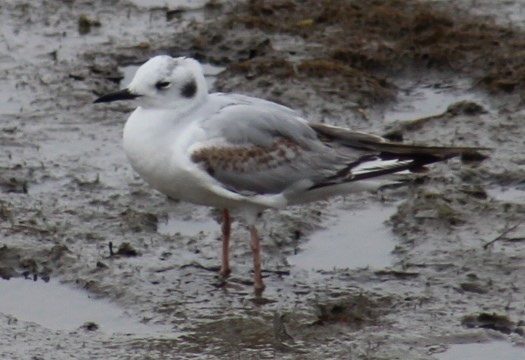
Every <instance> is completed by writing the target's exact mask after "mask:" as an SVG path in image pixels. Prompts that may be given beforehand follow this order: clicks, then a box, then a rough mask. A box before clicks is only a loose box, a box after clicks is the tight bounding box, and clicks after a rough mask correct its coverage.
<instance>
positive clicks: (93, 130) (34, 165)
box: [0, 0, 525, 359]
mask: <svg viewBox="0 0 525 360" xmlns="http://www.w3.org/2000/svg"><path fill="white" fill-rule="evenodd" d="M473 4H475V5H476V6H473ZM524 9H525V3H523V2H522V1H518V0H515V1H508V2H505V3H500V2H498V4H497V5H495V2H490V1H476V2H464V1H453V0H451V1H439V2H434V1H432V2H430V1H421V2H419V1H381V0H374V1H367V2H363V1H346V2H341V1H330V0H326V1H322V2H314V1H309V0H307V1H288V0H272V1H260V0H254V1H248V2H237V1H231V2H230V1H228V2H222V1H208V2H205V1H195V2H194V1H191V2H190V1H172V2H169V1H166V2H164V1H153V2H147V1H139V0H135V1H131V0H130V1H111V2H103V1H93V0H82V1H75V2H71V1H55V2H49V1H9V0H8V1H5V2H3V3H2V4H1V5H0V10H1V11H0V30H1V33H0V78H1V79H2V82H1V83H0V104H2V106H1V107H0V147H1V151H0V277H1V279H0V358H6V359H27V358H33V359H71V358H75V359H94V358H100V359H165V358H177V359H193V358H199V359H222V358H234V359H235V358H238V359H319V358H330V359H427V358H428V359H448V358H451V357H450V356H456V355H450V356H449V355H447V354H457V353H458V352H459V353H461V351H464V354H467V353H469V351H471V349H470V348H468V346H467V345H468V344H476V343H480V342H483V343H487V344H483V345H484V346H489V345H490V344H495V345H494V346H495V348H497V349H498V351H500V353H503V354H505V353H506V354H508V355H509V356H508V358H509V359H510V358H511V356H514V355H513V354H515V350H516V349H521V348H520V347H523V346H524V345H525V339H524V335H523V334H524V321H525V314H524V312H523V309H524V308H525V295H524V292H525V265H524V264H525V248H524V246H525V222H524V219H525V197H524V193H525V181H524V179H525V158H524V155H523V149H524V146H525V143H524V140H523V139H525V127H523V117H524V116H525V106H524V103H523V96H522V94H523V90H524V88H523V84H524V81H523V79H524V77H525V75H524V74H525V68H524V67H523V64H525V61H524V60H525V59H524V58H525V51H524V50H525V41H524V40H523V39H524V38H525V36H524V35H525V33H524V32H525V30H524V29H523V28H521V27H520V25H519V23H520V22H522V20H523V18H525V12H524ZM520 14H522V15H523V16H522V17H520V16H521V15H520ZM160 53H168V54H171V55H176V56H182V55H189V56H194V57H196V58H198V59H199V60H201V61H202V62H204V63H206V64H209V65H210V66H211V67H210V68H209V69H210V81H211V84H212V86H213V89H214V90H216V91H235V92H240V93H245V94H249V95H253V96H260V97H264V98H268V99H271V100H274V101H278V102H280V103H283V104H286V105H288V106H291V107H294V108H297V109H299V110H301V111H302V112H303V113H304V114H305V116H307V117H308V118H310V119H313V120H316V121H321V122H326V123H331V124H337V125H343V126H349V127H352V128H354V129H357V130H363V131H367V132H373V133H377V134H379V135H385V136H386V137H388V138H390V139H394V140H403V141H405V142H409V143H413V142H415V143H424V144H436V145H445V144H454V145H465V146H467V145H470V146H483V147H489V148H492V149H493V150H492V151H485V152H480V153H479V154H477V155H476V156H473V157H471V158H468V159H454V160H450V161H448V162H447V163H445V164H436V165H435V166H433V167H432V171H431V172H429V173H426V174H420V175H418V176H416V177H415V178H414V180H413V181H412V182H410V183H409V184H407V185H406V186H404V187H401V188H391V189H383V190H382V191H381V192H379V193H374V194H368V193H361V194H353V195H348V196H345V197H339V198H335V199H331V200H327V201H323V202H320V203H316V204H309V205H306V206H301V207H291V208H288V209H286V210H284V211H280V212H273V211H268V212H267V213H265V214H264V216H263V218H262V219H261V223H260V232H261V234H262V237H263V268H264V273H263V275H264V276H265V282H266V285H267V289H266V290H265V292H264V294H263V297H256V296H255V295H254V294H253V290H252V284H251V281H252V274H251V252H250V247H249V244H248V241H247V239H248V235H249V234H248V231H247V230H246V229H245V228H244V226H243V224H241V223H238V222H235V223H234V224H233V239H232V243H233V244H232V266H233V274H232V276H231V277H230V278H229V279H228V281H223V280H221V279H220V278H219V276H218V269H219V261H220V259H219V255H220V246H221V245H220V244H221V242H220V226H219V221H220V214H219V213H218V212H217V211H215V210H213V209H207V208H204V207H195V206H193V205H191V204H185V203H179V202H176V201H169V200H167V199H166V198H165V197H164V196H162V195H161V194H159V193H157V192H155V191H153V190H152V189H151V188H149V187H148V186H147V185H146V184H144V183H143V182H142V180H141V179H140V178H139V177H138V176H137V175H136V174H135V173H134V172H133V171H132V169H131V168H130V166H129V164H128V162H127V160H126V158H125V155H124V152H123V149H122V146H121V131H122V127H123V125H124V121H125V119H126V118H127V116H128V114H129V112H130V111H131V110H132V109H133V105H132V104H119V103H117V104H112V105H110V106H106V107H96V106H93V105H92V101H93V100H94V99H95V98H96V97H97V96H98V95H101V94H104V93H106V92H108V91H113V90H116V89H117V88H118V87H119V86H120V85H121V82H122V81H126V80H123V79H124V76H125V75H126V74H125V72H126V69H129V71H132V70H131V69H132V67H133V66H135V65H138V64H140V63H142V62H143V61H145V60H146V59H147V58H149V57H151V56H153V55H156V54H160ZM217 69H219V70H217ZM222 69H223V71H221V72H220V73H218V71H220V70H222ZM126 76H127V77H128V78H129V74H127V75H126ZM359 216H361V217H362V219H363V221H362V223H360V221H359V220H356V219H359ZM374 220H375V221H376V224H377V227H370V229H371V230H370V232H364V233H362V232H359V231H358V229H357V228H359V227H361V224H362V225H363V226H365V224H366V226H367V228H368V226H369V225H368V224H369V223H371V222H373V221H374ZM346 223H347V226H346V227H345V226H343V225H344V224H346ZM368 233H373V234H372V235H370V239H369V238H368V235H367V234H368ZM323 237H326V238H327V243H331V244H332V243H334V244H335V245H333V246H334V248H337V247H342V248H343V247H344V250H345V251H344V252H342V253H343V254H348V255H343V256H342V258H341V257H339V258H337V261H336V260H335V256H334V264H333V266H330V258H329V255H326V254H322V253H321V252H319V253H316V251H321V250H319V249H322V239H323ZM334 238H335V240H334ZM345 239H348V241H345ZM367 242H368V243H370V244H372V243H373V244H374V245H372V247H373V249H374V251H373V252H368V253H364V254H365V255H358V254H361V253H360V252H359V251H358V250H357V249H359V248H357V245H354V244H356V243H367ZM376 242H377V243H376ZM353 246H356V251H355V252H352V247H353ZM316 249H317V250H316ZM309 252H310V255H308V254H309ZM316 254H317V255H318V256H316ZM321 255H322V256H321ZM352 255H354V256H359V257H370V261H356V259H352ZM345 256H347V257H348V261H345V259H344V257H345ZM301 257H302V259H303V260H302V261H298V260H297V259H301ZM305 259H306V260H305ZM308 259H310V260H308ZM317 259H319V261H317ZM359 260H362V259H359ZM30 285H34V287H33V288H32V289H31V286H30ZM68 291H74V292H75V294H73V293H70V292H68ZM8 293H9V294H12V295H13V296H10V297H9V296H4V295H5V294H8ZM53 294H54V295H53ZM31 296H34V297H35V298H37V299H42V301H36V302H29V301H28V300H30V299H28V298H29V297H31ZM53 296H55V297H56V298H55V300H53ZM83 296H85V297H83ZM44 299H46V300H45V301H44ZM18 300H20V301H19V302H20V304H21V306H18V307H16V306H14V305H16V304H14V303H16V302H17V301H18ZM22 300H24V301H28V302H24V301H22ZM65 300H66V303H70V304H77V306H72V308H71V309H70V310H69V311H73V312H75V311H76V312H77V313H76V314H75V316H73V315H71V316H70V317H69V320H70V321H64V322H63V324H62V326H61V323H60V322H58V323H56V322H55V323H54V324H53V325H49V323H47V322H46V321H45V320H42V319H43V317H42V316H29V315H30V314H31V313H32V312H31V311H29V310H30V309H32V310H34V313H36V314H39V315H42V314H44V313H45V314H47V315H48V317H47V319H49V318H51V319H53V318H55V319H56V318H60V317H58V316H54V315H53V311H55V312H60V311H61V310H60V306H59V307H56V306H55V307H45V306H43V305H44V303H46V302H53V301H56V302H57V303H58V304H60V303H61V302H62V301H65ZM87 303H89V304H91V305H92V306H91V305H87ZM24 304H27V305H24ZM40 306H42V307H40ZM25 309H26V310H25ZM75 309H76V310H75ZM97 312H98V313H100V314H107V319H106V320H107V321H104V319H101V318H100V317H97V316H95V315H94V314H96V313H97ZM115 314H116V315H115ZM112 315H113V316H112ZM75 324H76V325H75ZM108 324H109V325H108ZM492 341H494V342H492ZM496 341H497V342H496ZM501 344H504V345H501ZM449 348H450V351H451V352H450V353H449V352H448V349H449ZM462 349H463V350H462ZM486 353H487V354H489V353H490V351H488V350H487V352H486ZM447 356H449V357H447ZM501 358H502V359H503V358H504V357H503V355H501Z"/></svg>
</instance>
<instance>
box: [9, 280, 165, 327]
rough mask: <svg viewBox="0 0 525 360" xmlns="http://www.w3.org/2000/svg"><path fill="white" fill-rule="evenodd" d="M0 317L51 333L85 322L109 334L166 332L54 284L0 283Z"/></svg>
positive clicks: (100, 301)
mask: <svg viewBox="0 0 525 360" xmlns="http://www.w3.org/2000/svg"><path fill="white" fill-rule="evenodd" d="M0 313H3V314H7V315H11V316H14V317H16V318H17V319H19V320H23V321H28V322H34V323H37V324H39V325H41V326H43V327H46V328H48V329H52V330H74V329H77V328H79V327H80V326H82V325H83V324H85V323H86V322H94V323H96V324H97V325H98V326H99V330H100V331H102V332H104V333H108V334H114V333H121V334H148V333H155V332H158V331H162V330H163V331H166V329H162V328H160V327H158V326H156V325H155V326H148V325H145V324H142V323H140V322H139V320H138V319H133V318H132V317H130V316H129V315H127V314H126V313H125V311H124V310H122V309H121V308H119V307H118V306H117V305H115V304H112V303H111V302H109V301H107V300H96V299H93V298H91V297H90V296H89V295H88V294H87V293H86V292H83V291H81V290H77V289H73V288H70V287H68V286H66V285H62V284H60V283H59V282H57V281H53V280H51V281H49V282H44V281H33V280H29V279H19V278H12V279H10V280H0Z"/></svg>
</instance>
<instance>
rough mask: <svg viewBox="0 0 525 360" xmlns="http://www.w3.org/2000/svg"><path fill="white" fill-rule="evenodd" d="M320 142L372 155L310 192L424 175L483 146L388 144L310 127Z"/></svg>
mask: <svg viewBox="0 0 525 360" xmlns="http://www.w3.org/2000/svg"><path fill="white" fill-rule="evenodd" d="M310 126H311V127H312V129H314V130H315V131H316V132H317V134H318V136H319V137H320V139H321V140H323V141H325V142H326V143H332V144H333V143H337V144H339V145H342V146H344V147H350V148H353V149H358V150H364V151H369V152H370V153H369V154H367V155H365V156H363V157H361V158H360V159H358V160H357V161H353V162H352V163H350V164H348V166H347V167H345V168H344V169H342V170H341V171H339V172H338V173H337V174H335V175H334V176H331V177H329V178H327V179H324V181H322V182H320V183H317V184H315V185H313V186H312V187H311V189H312V190H313V189H317V188H320V187H325V186H330V185H336V184H340V183H343V182H352V181H358V180H365V179H371V178H375V177H379V176H384V175H388V174H393V173H397V172H401V171H406V170H408V171H411V172H425V171H426V170H427V168H426V167H425V166H426V165H429V164H432V163H435V162H439V161H445V160H447V159H450V158H453V157H456V156H464V155H468V154H475V153H477V152H478V151H481V150H490V149H488V148H484V147H462V146H422V145H409V144H400V143H394V142H388V141H385V139H383V138H382V137H380V136H376V135H370V134H365V133H361V132H356V131H351V130H348V129H345V128H340V127H336V126H330V125H325V124H310Z"/></svg>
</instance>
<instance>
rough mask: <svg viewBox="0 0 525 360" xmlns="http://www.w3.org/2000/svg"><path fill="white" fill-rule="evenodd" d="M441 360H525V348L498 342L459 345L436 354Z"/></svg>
mask: <svg viewBox="0 0 525 360" xmlns="http://www.w3.org/2000/svg"><path fill="white" fill-rule="evenodd" d="M436 357H437V358H438V359H439V360H458V359H461V360H493V359H498V360H523V359H524V358H525V348H523V347H516V346H512V344H509V343H506V342H503V341H496V342H491V343H483V344H480V343H476V344H458V345H453V346H452V347H451V348H450V349H449V350H447V351H445V352H444V353H441V354H436Z"/></svg>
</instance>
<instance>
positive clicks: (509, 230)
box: [483, 220, 525, 250]
mask: <svg viewBox="0 0 525 360" xmlns="http://www.w3.org/2000/svg"><path fill="white" fill-rule="evenodd" d="M524 222H525V220H522V221H520V222H518V223H517V224H515V225H514V226H511V227H509V228H507V229H506V230H505V231H503V232H502V233H501V234H499V235H498V236H497V237H496V238H494V239H493V240H491V241H489V242H488V243H486V244H484V245H483V250H487V249H488V248H489V246H492V245H494V243H495V242H496V241H499V240H501V239H503V238H504V237H505V236H506V235H507V234H508V233H510V232H512V231H514V230H516V229H517V228H518V226H520V225H521V224H523V223H524Z"/></svg>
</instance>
